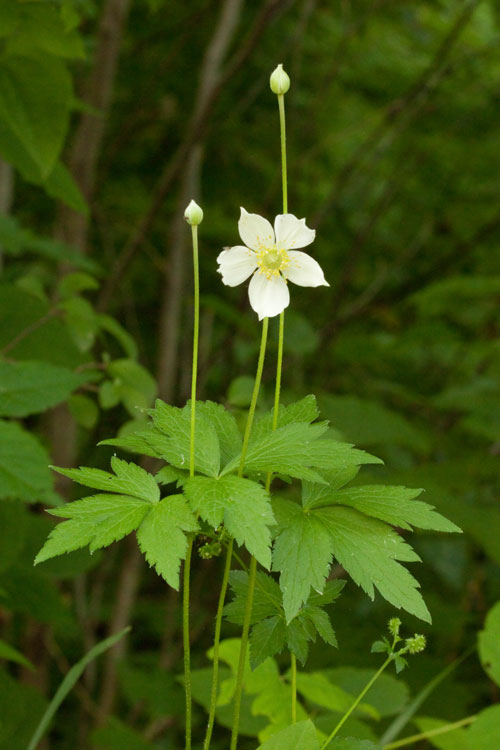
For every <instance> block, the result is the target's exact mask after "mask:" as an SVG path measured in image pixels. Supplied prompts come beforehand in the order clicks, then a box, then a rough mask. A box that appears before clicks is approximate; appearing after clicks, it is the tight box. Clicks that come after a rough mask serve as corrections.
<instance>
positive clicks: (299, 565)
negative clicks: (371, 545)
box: [273, 498, 332, 623]
mask: <svg viewBox="0 0 500 750" xmlns="http://www.w3.org/2000/svg"><path fill="white" fill-rule="evenodd" d="M273 509H274V511H275V514H276V517H277V520H278V523H279V524H280V526H283V528H282V530H281V532H280V533H279V535H278V537H277V539H276V541H275V544H274V551H273V570H276V571H280V572H281V577H280V587H281V590H282V592H283V607H284V610H285V615H286V620H287V622H288V623H289V622H290V621H291V620H292V618H293V617H295V615H296V614H297V612H298V611H299V609H300V607H301V606H302V604H304V602H305V601H306V600H307V598H308V596H309V592H310V590H311V587H312V588H313V589H315V590H316V591H318V592H321V591H322V590H323V587H324V585H325V580H326V577H327V575H328V572H329V570H330V565H331V562H332V543H331V538H330V534H329V533H328V530H327V529H325V528H324V527H323V524H322V522H321V521H320V520H318V519H317V518H316V517H315V516H314V515H313V514H312V513H308V514H306V513H304V512H303V511H302V509H301V508H300V506H298V505H296V504H295V503H291V502H289V501H287V500H282V499H281V498H278V499H276V500H275V501H274V502H273ZM288 514H289V515H288ZM285 515H288V520H287V522H286V523H285V524H282V523H281V521H282V518H283V517H284V516H285Z"/></svg>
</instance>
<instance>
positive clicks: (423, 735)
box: [383, 715, 477, 750]
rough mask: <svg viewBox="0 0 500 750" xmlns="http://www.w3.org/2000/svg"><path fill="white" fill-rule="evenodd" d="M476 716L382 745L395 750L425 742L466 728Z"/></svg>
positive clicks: (385, 749) (387, 749) (388, 749)
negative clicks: (421, 741)
mask: <svg viewBox="0 0 500 750" xmlns="http://www.w3.org/2000/svg"><path fill="white" fill-rule="evenodd" d="M476 719H477V716H476V715H474V716H467V717H466V718H465V719H460V720H459V721H454V722H453V723H452V724H445V725H444V726H442V727H436V728H435V729H429V730H428V731H427V732H421V733H420V734H412V735H411V737H404V738H403V739H402V740H396V742H390V743H389V744H388V745H384V746H383V748H384V750H396V748H399V747H405V746H406V745H413V743H415V742H419V741H420V740H426V739H428V738H429V737H437V736H438V735H440V734H446V733H447V732H453V731H454V730H455V729H460V727H466V726H468V725H469V724H472V723H473V722H474V721H476Z"/></svg>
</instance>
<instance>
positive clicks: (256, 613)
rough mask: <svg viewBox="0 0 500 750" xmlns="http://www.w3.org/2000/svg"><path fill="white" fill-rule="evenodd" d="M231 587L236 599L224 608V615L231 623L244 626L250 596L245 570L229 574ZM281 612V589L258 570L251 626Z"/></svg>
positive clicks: (269, 577)
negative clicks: (248, 595)
mask: <svg viewBox="0 0 500 750" xmlns="http://www.w3.org/2000/svg"><path fill="white" fill-rule="evenodd" d="M229 585H230V586H231V590H232V592H233V594H234V599H233V600H232V601H231V602H230V603H229V604H226V606H225V607H224V615H225V616H226V618H227V619H228V620H229V622H234V623H235V624H236V625H243V622H244V619H245V608H246V600H247V594H248V573H246V572H245V571H244V570H232V571H231V572H230V574H229ZM280 611H281V590H280V587H279V586H278V584H277V583H276V581H275V580H274V579H273V578H271V576H269V575H267V574H266V573H264V572H262V571H261V570H258V571H257V575H256V579H255V589H254V595H253V606H252V615H251V619H250V624H251V625H253V624H255V623H256V622H260V621H261V620H264V619H265V618H266V617H270V616H272V615H275V614H278V613H279V612H280Z"/></svg>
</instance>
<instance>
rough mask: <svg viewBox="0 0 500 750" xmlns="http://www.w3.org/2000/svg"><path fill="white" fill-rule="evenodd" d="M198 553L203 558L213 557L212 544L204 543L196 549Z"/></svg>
mask: <svg viewBox="0 0 500 750" xmlns="http://www.w3.org/2000/svg"><path fill="white" fill-rule="evenodd" d="M198 554H199V555H200V557H201V558H202V559H203V560H210V559H211V558H212V557H213V554H212V546H211V545H210V544H204V545H203V547H200V549H199V550H198Z"/></svg>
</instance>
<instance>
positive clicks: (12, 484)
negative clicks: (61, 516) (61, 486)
mask: <svg viewBox="0 0 500 750" xmlns="http://www.w3.org/2000/svg"><path fill="white" fill-rule="evenodd" d="M48 465H49V456H48V454H47V452H46V450H45V448H43V447H42V445H41V443H39V442H38V440H37V439H36V438H35V437H34V436H33V435H31V434H30V433H29V432H27V431H26V430H23V428H22V427H20V425H18V424H15V423H14V422H5V421H3V420H0V498H4V497H13V498H19V500H25V501H27V502H35V503H40V502H52V501H53V498H54V492H53V490H52V478H51V476H50V471H49V466H48Z"/></svg>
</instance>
